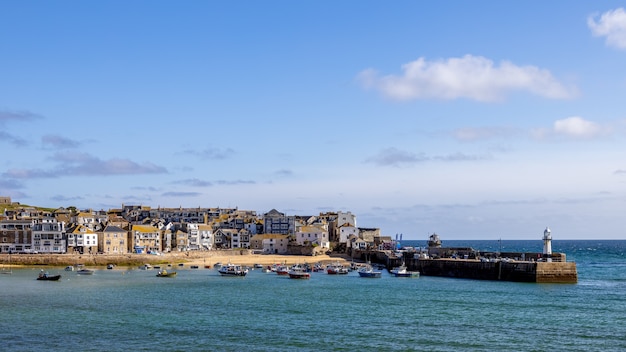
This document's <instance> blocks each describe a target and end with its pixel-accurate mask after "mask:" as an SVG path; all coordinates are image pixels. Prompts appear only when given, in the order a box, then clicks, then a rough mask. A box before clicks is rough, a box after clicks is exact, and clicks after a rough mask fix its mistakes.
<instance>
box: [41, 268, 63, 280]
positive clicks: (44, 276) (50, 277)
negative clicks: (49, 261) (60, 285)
mask: <svg viewBox="0 0 626 352" xmlns="http://www.w3.org/2000/svg"><path fill="white" fill-rule="evenodd" d="M60 278H61V275H50V274H48V272H44V271H43V270H41V271H40V272H39V276H38V277H37V280H40V281H58V280H59V279H60Z"/></svg>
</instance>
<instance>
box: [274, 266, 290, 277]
mask: <svg viewBox="0 0 626 352" xmlns="http://www.w3.org/2000/svg"><path fill="white" fill-rule="evenodd" d="M276 274H277V275H289V268H288V267H287V266H285V265H279V266H277V267H276Z"/></svg>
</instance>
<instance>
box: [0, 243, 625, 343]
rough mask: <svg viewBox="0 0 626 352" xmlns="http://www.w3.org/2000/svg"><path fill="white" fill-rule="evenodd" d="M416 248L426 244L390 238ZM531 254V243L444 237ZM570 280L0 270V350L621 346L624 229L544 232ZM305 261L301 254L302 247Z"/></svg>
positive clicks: (202, 271) (203, 271) (534, 248)
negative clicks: (591, 233) (559, 235)
mask: <svg viewBox="0 0 626 352" xmlns="http://www.w3.org/2000/svg"><path fill="white" fill-rule="evenodd" d="M402 244H403V245H405V246H412V247H418V246H423V245H425V241H403V242H402ZM443 245H444V246H450V247H472V248H474V249H477V250H481V251H496V250H502V251H520V252H522V251H523V252H531V251H535V252H540V251H541V250H542V242H541V241H540V240H539V241H513V240H502V241H493V240H492V241H476V240H474V241H469V240H468V241H460V240H457V241H452V240H449V241H445V242H444V244H443ZM552 247H553V251H554V252H562V253H565V254H566V255H567V260H568V261H575V262H576V264H577V268H578V283H576V284H536V283H516V282H500V281H479V280H467V279H454V278H444V277H427V276H421V277H419V278H396V277H392V276H390V275H389V274H388V273H387V272H383V276H382V277H381V278H376V279H368V278H360V277H359V276H358V274H357V273H356V272H352V273H350V274H348V275H328V274H325V273H321V272H319V273H312V275H311V278H310V279H309V280H293V279H289V278H287V277H283V276H278V275H276V274H275V273H263V272H262V271H261V270H258V269H257V270H252V271H250V272H249V274H248V275H247V276H246V277H244V278H240V277H221V276H219V274H218V272H217V271H216V270H215V269H203V268H200V269H191V268H188V267H184V266H183V267H178V266H176V265H175V266H174V267H173V268H172V269H171V270H176V271H177V272H178V275H177V277H175V278H157V277H156V276H155V274H156V271H155V270H139V269H138V268H121V269H120V268H116V269H114V270H106V269H104V268H103V269H99V270H96V272H95V274H94V275H85V276H82V275H77V274H76V273H75V272H65V271H63V268H47V270H48V271H49V272H50V274H61V275H62V278H61V280H60V281H56V282H54V281H37V280H35V278H36V277H37V274H38V272H39V270H40V269H41V267H29V268H20V269H13V273H12V275H0V351H377V352H378V351H626V240H575V241H574V240H571V241H569V240H567V241H566V240H563V241H557V240H553V242H552ZM311 263H314V258H313V257H312V258H311Z"/></svg>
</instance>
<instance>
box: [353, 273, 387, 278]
mask: <svg viewBox="0 0 626 352" xmlns="http://www.w3.org/2000/svg"><path fill="white" fill-rule="evenodd" d="M359 276H360V277H368V278H380V277H381V276H382V273H381V272H380V271H372V272H363V271H359Z"/></svg>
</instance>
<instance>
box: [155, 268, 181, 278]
mask: <svg viewBox="0 0 626 352" xmlns="http://www.w3.org/2000/svg"><path fill="white" fill-rule="evenodd" d="M176 274H177V273H176V272H175V271H171V272H169V273H168V272H167V270H165V269H163V270H161V271H159V272H158V273H157V274H156V276H157V277H175V276H176Z"/></svg>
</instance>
